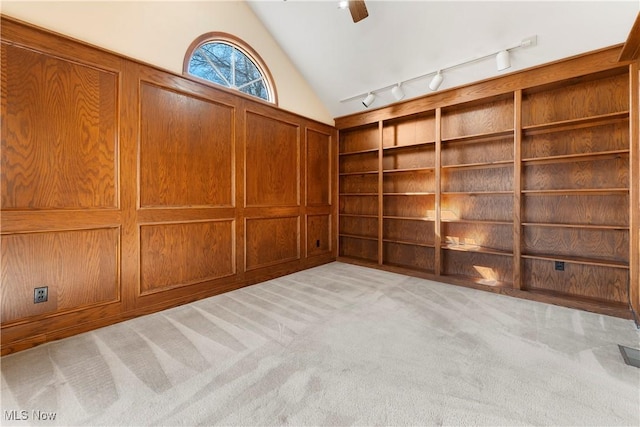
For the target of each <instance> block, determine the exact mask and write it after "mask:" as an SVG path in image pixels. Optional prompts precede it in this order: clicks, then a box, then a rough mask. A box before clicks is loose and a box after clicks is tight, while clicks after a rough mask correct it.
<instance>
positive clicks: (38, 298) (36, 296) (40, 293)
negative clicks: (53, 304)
mask: <svg viewBox="0 0 640 427" xmlns="http://www.w3.org/2000/svg"><path fill="white" fill-rule="evenodd" d="M48 299H49V287H48V286H43V287H41V288H35V289H34V290H33V303H34V304H39V303H41V302H47V300H48Z"/></svg>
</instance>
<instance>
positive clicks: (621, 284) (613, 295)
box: [523, 259, 629, 304]
mask: <svg viewBox="0 0 640 427" xmlns="http://www.w3.org/2000/svg"><path fill="white" fill-rule="evenodd" d="M523 263H524V268H523V285H524V289H527V290H533V291H550V292H554V293H559V294H566V295H571V296H578V297H587V298H593V299H595V300H600V301H607V302H616V303H624V304H626V303H627V302H628V301H629V292H628V283H629V274H628V270H626V269H621V268H611V267H602V266H595V265H582V264H574V263H565V265H564V271H557V270H555V268H554V262H553V261H550V260H542V259H525V260H524V261H523Z"/></svg>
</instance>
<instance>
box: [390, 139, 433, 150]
mask: <svg viewBox="0 0 640 427" xmlns="http://www.w3.org/2000/svg"><path fill="white" fill-rule="evenodd" d="M435 143H436V142H435V141H425V142H417V143H415V144H407V145H393V146H391V147H382V149H383V150H384V151H392V150H394V151H395V150H419V149H421V148H424V147H428V146H429V145H435Z"/></svg>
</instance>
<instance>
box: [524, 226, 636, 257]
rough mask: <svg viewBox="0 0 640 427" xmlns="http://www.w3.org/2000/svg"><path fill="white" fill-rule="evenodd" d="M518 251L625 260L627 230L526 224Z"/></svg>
mask: <svg viewBox="0 0 640 427" xmlns="http://www.w3.org/2000/svg"><path fill="white" fill-rule="evenodd" d="M522 250H523V252H524V253H527V254H532V255H535V254H539V255H550V254H555V255H558V256H562V255H565V256H569V257H570V256H575V257H582V258H590V259H594V260H603V261H607V260H608V261H617V262H624V263H628V262H629V231H628V230H597V229H595V230H594V229H579V228H578V229H575V228H570V229H569V228H565V229H562V228H560V229H559V228H556V227H540V226H526V227H525V228H524V232H523V246H522Z"/></svg>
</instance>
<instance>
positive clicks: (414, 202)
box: [383, 194, 436, 219]
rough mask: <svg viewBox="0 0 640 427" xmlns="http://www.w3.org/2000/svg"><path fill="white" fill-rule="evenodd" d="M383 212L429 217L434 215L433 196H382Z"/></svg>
mask: <svg viewBox="0 0 640 427" xmlns="http://www.w3.org/2000/svg"><path fill="white" fill-rule="evenodd" d="M383 203H384V207H383V212H384V215H385V216H405V217H412V218H429V219H434V216H435V208H436V207H435V196H434V195H432V194H431V195H421V196H384V199H383Z"/></svg>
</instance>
